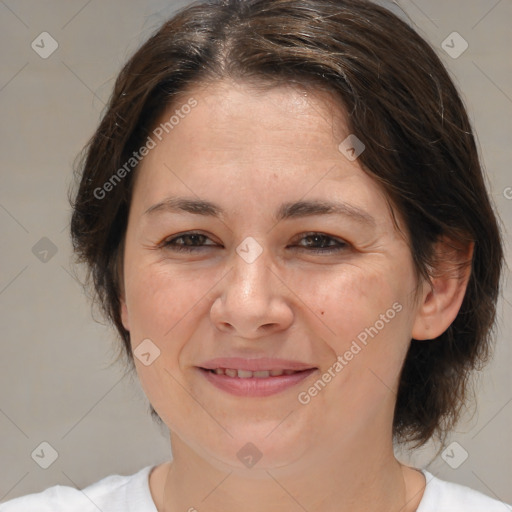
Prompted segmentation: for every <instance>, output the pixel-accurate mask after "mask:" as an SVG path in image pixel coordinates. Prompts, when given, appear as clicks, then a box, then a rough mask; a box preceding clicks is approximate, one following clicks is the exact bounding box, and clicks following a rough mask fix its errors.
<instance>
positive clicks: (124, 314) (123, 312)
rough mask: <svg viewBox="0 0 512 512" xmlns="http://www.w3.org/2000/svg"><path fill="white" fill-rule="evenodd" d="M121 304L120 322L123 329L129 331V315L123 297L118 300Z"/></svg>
mask: <svg viewBox="0 0 512 512" xmlns="http://www.w3.org/2000/svg"><path fill="white" fill-rule="evenodd" d="M119 301H120V303H121V321H122V322H123V327H124V328H125V329H126V330H127V331H129V330H130V322H129V315H128V307H127V306H126V301H125V299H124V296H122V297H120V299H119Z"/></svg>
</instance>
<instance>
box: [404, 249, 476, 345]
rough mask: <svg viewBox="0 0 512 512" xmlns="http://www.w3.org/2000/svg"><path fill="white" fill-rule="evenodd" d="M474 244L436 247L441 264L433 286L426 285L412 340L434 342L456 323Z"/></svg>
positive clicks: (469, 272)
mask: <svg viewBox="0 0 512 512" xmlns="http://www.w3.org/2000/svg"><path fill="white" fill-rule="evenodd" d="M473 249H474V242H471V243H470V244H469V245H468V246H467V247H466V248H465V250H461V249H460V248H455V247H454V246H453V244H451V243H447V242H446V241H442V242H440V243H438V245H437V249H436V250H437V251H438V252H437V258H438V264H437V265H436V275H435V277H433V278H432V286H429V285H428V284H425V289H424V291H423V292H422V296H421V300H420V301H419V304H418V306H417V311H416V317H415V321H414V324H413V328H412V333H411V337H412V338H413V339H416V340H432V339H435V338H437V337H438V336H440V335H441V334H443V333H444V332H445V331H446V330H447V329H448V327H450V325H451V324H452V323H453V321H454V320H455V318H456V317H457V314H458V313H459V310H460V307H461V305H462V302H463V300H464V296H465V294H466V289H467V285H468V282H469V277H470V275H471V260H472V256H473Z"/></svg>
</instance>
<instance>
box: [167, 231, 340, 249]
mask: <svg viewBox="0 0 512 512" xmlns="http://www.w3.org/2000/svg"><path fill="white" fill-rule="evenodd" d="M194 235H195V236H201V237H205V238H208V237H207V236H206V235H204V234H202V233H197V232H194V231H191V232H188V233H183V234H181V235H179V236H177V237H174V238H169V239H167V240H164V241H163V242H162V243H161V244H160V246H161V247H164V248H167V249H170V250H171V251H176V252H187V253H192V252H196V251H199V250H201V249H202V247H204V245H199V246H186V245H177V244H175V243H174V242H175V241H176V240H179V239H180V238H185V237H190V236H194ZM314 236H320V237H323V238H324V239H325V240H327V241H334V242H336V243H337V244H339V245H338V246H337V247H323V248H310V247H302V249H306V250H307V251H309V252H313V253H317V254H330V253H333V252H337V251H340V250H343V249H346V248H348V246H349V244H348V243H346V242H344V241H342V240H337V239H336V238H334V237H332V236H329V235H326V234H324V233H318V232H316V231H313V232H309V233H303V234H302V235H301V238H299V239H298V240H299V241H300V240H304V239H305V238H310V237H314ZM210 247H214V246H213V245H211V246H210Z"/></svg>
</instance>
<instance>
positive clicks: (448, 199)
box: [71, 0, 503, 446]
mask: <svg viewBox="0 0 512 512" xmlns="http://www.w3.org/2000/svg"><path fill="white" fill-rule="evenodd" d="M223 78H231V79H234V80H237V81H242V82H245V83H249V82H250V83H255V84H256V83H261V84H267V85H273V86H277V85H284V84H299V85H303V86H306V87H309V88H310V90H312V91H314V90H315V89H325V90H328V91H331V92H333V93H334V94H335V95H336V98H337V99H338V101H339V102H340V103H339V104H340V106H341V107H343V108H344V109H345V111H346V112H347V114H348V126H349V128H350V131H351V133H355V134H356V135H357V136H358V137H359V138H360V139H361V140H363V142H364V144H365V145H366V149H365V151H364V152H363V153H362V154H361V155H360V156H359V162H360V164H361V165H362V167H363V169H364V170H365V172H367V173H368V174H369V176H370V177H372V178H373V179H374V180H376V181H377V182H378V183H379V184H380V185H381V186H382V188H383V189H384V190H385V192H386V194H387V197H388V199H389V201H390V203H391V204H392V205H393V207H394V208H396V209H397V211H398V212H399V214H400V216H401V218H402V219H404V221H405V225H406V227H407V231H408V233H407V235H408V239H409V244H410V248H411V253H412V256H413V260H414V265H415V269H416V272H417V275H418V276H421V277H423V278H425V279H426V280H429V279H430V278H431V277H432V275H433V271H434V270H435V269H436V259H435V256H436V252H435V250H434V247H435V246H434V244H435V242H436V241H437V240H440V237H444V238H445V239H447V240H451V241H452V243H453V246H454V247H455V246H460V247H464V246H466V245H467V244H468V243H469V242H471V241H474V243H475V245H474V253H473V258H472V262H468V263H471V275H470V279H469V283H468V287H467V291H466V294H465V297H464V301H463V303H462V306H461V308H460V311H459V313H458V315H457V317H456V319H455V320H454V322H453V323H452V324H451V325H450V327H449V328H448V329H447V330H446V331H445V332H444V333H443V334H442V335H441V336H439V337H438V338H436V339H434V340H431V341H421V342H420V341H415V340H412V343H411V345H410V348H409V351H408V353H407V356H406V360H405V363H404V366H403V369H402V373H401V376H400V383H399V390H398V397H397V402H396V407H395V416H394V425H393V429H394V430H393V432H394V436H395V439H396V440H398V441H415V442H416V446H420V445H421V444H424V443H425V442H426V441H427V440H428V439H429V438H430V437H432V436H433V435H434V434H437V435H438V437H440V438H441V437H443V435H444V436H445V435H446V433H447V432H448V431H449V429H450V428H452V427H453V425H454V424H455V422H456V421H457V420H458V418H459V416H460V412H461V410H462V407H463V405H464V404H465V403H466V402H467V398H468V397H467V395H468V390H469V387H468V382H469V381H468V377H469V376H470V374H471V370H473V369H475V368H479V367H480V366H481V364H483V363H485V362H486V361H487V360H488V357H489V353H490V347H491V343H492V336H491V335H492V331H493V327H494V321H495V316H496V302H497V299H498V294H499V286H500V276H501V270H502V264H503V249H502V240H501V234H500V231H499V228H498V224H497V219H496V216H495V214H494V213H493V209H492V207H491V204H490V200H489V197H488V195H487V192H486V187H485V183H484V178H483V175H482V169H481V166H480V162H479V157H478V152H477V148H476V145H475V140H474V137H473V134H472V129H471V126H470V122H469V120H468V116H467V113H466V111H465V108H464V105H463V102H462V100H461V98H460V96H459V94H458V92H457V90H456V88H455V86H454V84H453V83H452V80H451V79H450V76H449V74H448V73H447V71H446V69H445V68H444V66H443V64H442V63H441V61H440V59H439V58H438V57H437V55H436V53H435V52H434V51H433V50H432V48H431V47H430V46H429V45H428V44H427V43H426V42H425V41H424V40H423V39H422V38H421V37H420V36H419V35H418V34H417V33H416V32H415V31H414V30H413V29H412V28H411V27H409V26H408V25H407V24H406V23H404V22H403V21H401V20H400V19H399V18H398V17H397V16H395V15H394V14H392V13H391V12H390V11H388V10H386V9H384V8H381V7H379V6H377V5H375V4H373V3H371V2H369V1H366V0H244V1H239V0H210V1H204V2H194V3H193V4H191V5H189V6H188V7H186V8H184V9H182V10H181V11H179V12H178V13H177V14H176V15H175V16H173V18H172V19H170V20H168V21H167V22H166V23H164V24H163V25H162V27H161V28H159V29H158V30H157V31H156V33H155V34H154V35H153V36H152V37H151V38H150V39H149V40H148V41H147V42H146V43H145V44H144V45H143V46H142V47H141V48H140V49H139V50H138V51H137V52H136V53H135V54H134V55H133V56H132V57H131V58H130V60H129V61H128V62H127V63H126V65H125V66H124V68H123V69H122V71H121V72H120V74H119V76H118V78H117V81H116V83H115V87H114V91H113V93H112V96H111V98H110V101H109V104H108V106H107V110H106V112H105V114H104V116H103V119H102V121H101V123H100V125H99V127H98V129H97V130H96V132H95V134H94V135H93V137H92V138H91V140H90V141H89V143H88V145H87V146H86V148H84V152H83V155H82V160H81V162H80V165H79V169H77V174H78V176H77V178H78V181H79V186H78V190H77V192H76V194H75V196H74V198H73V199H72V203H73V208H74V211H73V216H72V222H71V235H72V239H73V245H74V249H75V251H76V254H77V256H78V260H79V261H84V262H86V263H87V267H88V270H89V282H91V281H92V284H93V285H94V291H95V294H96V296H97V299H98V302H99V304H100V305H101V307H102V309H103V311H104V313H105V314H106V315H107V317H108V318H109V319H110V320H111V321H112V322H113V324H114V325H115V327H116V328H117V330H118V331H119V334H120V336H121V338H122V341H123V350H124V353H125V354H126V356H127V360H128V361H130V363H131V366H132V368H133V367H134V365H133V355H132V352H131V348H130V338H129V332H128V331H126V330H125V329H124V327H123V325H122V322H121V316H120V300H119V299H120V290H121V288H120V287H121V282H120V277H119V271H120V270H122V269H120V268H119V263H122V260H121V255H122V246H123V237H124V234H125V231H126V226H127V218H128V211H129V206H130V195H131V190H132V184H133V178H134V174H135V171H136V167H134V170H133V171H132V172H126V173H123V177H122V179H120V180H118V181H116V182H115V183H113V182H112V181H110V183H113V185H114V186H111V187H108V194H106V193H105V194H106V195H107V196H108V197H100V196H104V195H105V194H104V193H103V192H105V190H106V189H105V188H103V187H104V184H105V183H106V182H108V181H109V180H112V179H113V177H114V174H115V173H116V172H118V170H119V169H120V168H122V166H123V165H125V163H126V162H127V161H128V160H129V159H130V157H131V156H132V154H133V152H134V150H136V149H138V148H139V147H141V145H142V144H143V143H144V141H145V140H146V138H147V137H148V135H149V134H150V133H151V129H152V128H154V126H155V123H156V122H157V120H158V119H159V118H160V117H161V115H162V113H163V112H164V111H165V110H166V109H168V108H169V106H170V105H171V104H173V103H174V102H175V101H176V99H177V98H178V97H179V95H182V94H183V93H184V92H185V91H187V90H192V89H193V87H197V86H202V85H204V84H207V83H209V81H214V80H219V79H223ZM125 169H126V168H125ZM117 177H119V174H118V175H117ZM98 190H103V192H102V193H101V194H100V193H98ZM151 412H152V414H153V415H154V416H155V417H157V416H158V415H157V414H156V412H155V411H154V409H153V408H152V407H151ZM158 419H159V418H158ZM443 439H444V437H443Z"/></svg>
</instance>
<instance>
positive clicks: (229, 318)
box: [122, 81, 469, 512]
mask: <svg viewBox="0 0 512 512" xmlns="http://www.w3.org/2000/svg"><path fill="white" fill-rule="evenodd" d="M190 97H193V98H195V99H196V100H197V102H198V104H197V106H196V107H195V108H193V109H192V110H191V112H190V113H189V114H188V115H186V116H184V118H183V119H180V122H179V124H177V125H176V126H175V127H174V128H173V130H172V131H170V132H169V134H167V135H166V136H165V137H164V138H163V140H162V141H161V142H159V143H158V144H157V146H156V147H155V148H154V149H152V150H151V151H150V152H149V154H148V155H147V156H146V157H145V158H144V160H143V161H142V164H141V166H140V168H139V169H138V171H137V176H136V181H135V185H134V192H133V197H132V203H131V206H130V213H129V221H128V227H127V232H126V239H125V247H124V261H123V274H124V275H123V292H122V295H123V296H122V319H123V324H124V326H125V327H126V329H128V330H129V331H130V337H131V343H132V347H133V349H136V348H137V346H138V345H139V344H140V343H141V342H142V340H144V339H147V338H149V339H150V340H151V341H152V342H153V343H154V344H155V345H156V346H157V347H158V348H159V350H160V355H159V357H157V358H156V359H155V360H154V362H152V364H150V365H148V366H145V365H144V364H142V363H141V361H139V360H138V359H137V358H135V363H136V368H137V372H138V376H139V378H140V382H141V385H142V387H143V389H144V391H145V393H146V395H147V396H148V399H149V400H150V401H151V403H152V405H153V407H154V408H155V409H156V411H157V412H158V414H159V415H160V417H161V418H162V419H163V421H164V422H165V423H166V425H167V426H168V427H169V429H170V431H171V443H172V452H173V460H172V461H171V462H168V463H166V464H162V465H160V466H158V467H157V468H156V469H155V470H154V471H153V472H152V473H151V476H150V482H149V483H150V489H151V493H152V496H153V499H154V501H155V504H156V507H157V509H158V510H159V512H162V511H166V512H175V511H185V510H194V509H197V510H204V511H206V510H208V511H216V512H217V511H218V512H220V511H222V512H232V511H233V512H234V511H235V510H236V511H237V512H238V511H240V510H244V511H245V512H253V511H261V510H265V511H268V512H273V511H278V510H279V511H290V512H293V511H296V510H303V509H306V510H308V511H310V512H317V511H320V510H322V512H334V511H336V512H348V511H349V510H350V512H359V511H367V510H370V509H374V508H375V503H378V504H379V509H378V510H379V511H380V510H382V511H397V512H398V511H400V512H409V511H414V510H416V508H417V506H418V504H419V502H420V500H421V497H422V494H423V490H424V486H425V479H424V477H423V475H422V474H421V473H420V472H419V471H417V470H415V469H413V468H409V467H407V466H405V465H403V464H401V463H399V461H397V459H396V458H395V457H394V454H393V444H392V420H393V409H394V405H395V399H396V394H395V393H396V389H397V384H398V376H399V372H400V369H401V367H402V364H403V360H404V358H405V355H406V351H407V349H408V346H409V343H410V340H411V338H415V339H417V340H428V339H432V338H435V337H437V336H439V335H440V334H442V333H443V332H444V331H445V330H446V329H447V327H448V326H449V325H450V324H451V322H452V321H453V320H454V318H455V317H456V315H457V312H458V310H459V308H460V305H461V303H462V299H463V296H464V291H465V287H466V284H467V278H468V277H469V276H468V274H467V273H466V274H465V275H463V276H461V278H460V279H459V280H456V279H449V278H441V277H440V278H438V279H436V280H434V282H433V287H430V286H427V285H426V284H425V283H420V284H419V286H420V293H419V295H418V296H417V297H415V296H414V293H413V292H414V290H415V288H416V286H417V285H418V283H417V281H416V278H415V273H414V268H413V261H412V256H411V252H410V249H409V247H408V245H407V242H406V239H405V238H404V236H403V235H402V234H400V233H399V232H397V231H396V229H395V227H394V226H393V223H392V218H391V214H390V211H389V209H388V205H387V203H386V198H385V195H384V193H383V192H382V191H381V190H380V188H379V187H378V185H377V184H376V183H375V182H374V181H373V180H372V179H371V178H370V177H369V176H368V175H367V174H366V173H365V172H364V171H363V170H362V168H361V166H360V164H359V162H358V160H355V161H353V162H351V161H349V160H348V159H347V158H345V156H344V155H343V154H342V153H341V152H340V151H339V150H338V145H339V144H340V142H341V141H343V140H344V139H345V138H346V137H347V136H348V135H349V133H350V132H349V131H348V130H347V128H346V124H345V114H344V112H343V110H342V109H341V108H340V106H339V105H335V104H333V103H332V101H331V98H330V97H329V96H328V95H327V93H323V92H322V93H321V92H316V93H314V94H313V93H312V92H311V91H310V92H305V91H302V90H299V89H298V88H291V87H277V88H273V89H270V90H267V91H266V92H262V91H257V90H255V89H254V88H252V87H250V86H249V85H248V84H242V83H234V82H231V81H221V82H215V83H210V84H208V85H207V86H205V87H201V88H195V89H194V90H193V91H190V94H188V95H186V96H184V98H185V100H184V101H183V103H185V101H186V99H188V98H190ZM177 107H178V108H179V105H177ZM177 107H176V105H175V106H173V109H172V110H169V111H168V112H166V113H165V115H163V116H162V120H167V119H169V117H170V115H171V114H172V112H173V111H174V110H175V109H176V108H177ZM360 138H361V139H363V136H362V135H361V136H360ZM169 196H187V197H193V198H201V199H207V200H209V201H213V202H215V203H217V204H219V205H220V206H221V207H222V208H223V209H225V210H226V216H225V217H224V218H222V219H217V218H213V217H204V216H201V215H194V214H191V213H173V212H169V211H160V212H158V213H156V212H154V213H153V214H145V213H144V212H145V211H146V210H147V209H148V208H150V207H151V206H153V205H155V204H157V203H159V202H161V201H163V200H164V199H165V198H167V197H169ZM299 199H308V200H309V199H329V200H336V201H340V202H346V203H349V204H350V205H353V206H356V207H358V208H360V209H362V210H364V212H366V213H367V214H369V215H371V216H372V217H373V218H374V219H375V224H374V225H364V224H362V223H359V222H358V221H356V220H354V219H352V218H350V217H347V216H345V215H331V216H329V215H316V216H313V217H302V218H297V219H289V220H283V221H280V222H278V223H277V224H276V222H275V221H273V219H272V217H271V214H272V212H274V211H276V210H277V208H278V207H279V206H280V205H281V203H283V202H287V201H297V200H299ZM398 220H399V223H400V222H401V220H400V217H399V218H398ZM402 227H403V224H402ZM191 230H198V231H200V232H201V234H204V235H206V238H204V237H203V238H200V240H199V242H194V240H192V241H191V240H190V239H186V240H183V239H180V240H179V241H178V243H185V244H188V245H194V244H196V245H197V244H203V245H202V246H201V247H200V249H199V250H198V251H197V252H195V253H180V252H176V251H173V250H172V248H171V247H163V246H162V245H161V242H162V241H164V240H166V239H167V240H169V239H170V238H173V235H174V237H176V236H178V234H182V233H183V232H186V231H191ZM307 232H318V233H321V234H325V235H329V236H330V237H332V238H333V239H334V240H339V241H345V243H346V244H347V245H344V246H342V248H341V249H340V250H338V251H337V252H332V253H330V254H328V253H325V254H319V253H314V252H312V251H311V249H308V247H309V245H312V246H313V247H314V248H317V247H320V245H319V242H318V241H315V239H313V240H312V239H310V238H309V239H308V238H304V236H305V235H304V234H305V233H307ZM404 232H405V231H404ZM248 236H251V237H253V238H254V239H255V240H256V241H257V242H258V244H259V245H260V247H261V249H262V253H261V255H260V256H259V257H258V258H257V259H256V260H255V261H254V262H252V263H247V262H246V261H245V260H244V259H243V258H241V257H240V256H239V255H238V254H237V252H236V248H237V247H238V246H239V245H240V243H241V242H242V241H243V240H244V239H245V238H246V237H248ZM327 245H328V246H336V242H334V241H328V242H327ZM394 303H399V304H400V305H401V306H402V309H401V311H400V312H399V313H397V314H396V315H395V316H394V318H393V319H392V320H389V322H387V323H385V326H384V328H382V329H381V330H380V331H379V332H378V334H377V335H376V336H374V337H373V338H370V339H369V342H368V344H367V345H366V346H364V348H363V349H362V350H361V351H360V352H359V353H358V354H357V355H355V356H354V357H353V359H352V360H351V361H349V362H348V364H347V365H346V366H345V367H344V368H343V370H342V371H341V372H339V373H338V374H337V375H336V377H335V378H333V379H332V380H331V382H329V383H328V384H327V385H326V386H325V388H324V389H323V390H322V391H321V392H319V393H318V394H317V395H316V396H315V397H314V398H312V399H311V401H310V402H309V403H308V404H307V405H303V404H301V403H299V401H298V399H297V394H298V392H299V391H304V390H307V389H308V388H309V387H310V386H311V385H312V384H313V383H314V382H315V381H316V380H318V379H319V378H321V375H322V374H323V373H324V372H326V371H327V370H328V368H329V367H332V365H333V363H334V362H335V361H336V357H337V355H340V354H344V353H345V352H346V351H347V350H348V349H349V348H350V346H351V343H352V341H353V340H355V339H356V337H357V335H358V334H359V333H361V332H362V331H364V329H365V328H367V327H369V326H373V325H374V324H375V323H376V321H377V320H379V318H381V317H380V315H382V314H385V313H386V311H387V310H389V309H390V308H391V307H392V305H393V304H394ZM425 342H426V341H425ZM229 355H241V356H244V357H247V358H259V357H264V356H266V357H281V358H285V359H292V360H297V361H303V362H307V363H310V364H311V366H315V367H317V368H318V370H316V372H315V373H314V374H313V375H311V376H310V377H308V379H307V380H306V381H304V382H302V383H301V384H299V385H298V386H295V387H294V388H292V389H288V390H285V391H283V392H280V393H278V394H275V395H273V396H270V397H264V398H247V397H245V398H242V397H236V396H232V395H230V394H227V393H225V392H224V391H221V390H219V389H217V388H216V387H214V386H212V385H211V384H210V383H209V382H208V381H207V380H206V379H205V378H204V377H203V375H202V374H200V373H199V371H198V370H197V368H196V366H197V365H200V364H201V363H202V362H204V361H206V360H207V359H210V358H213V357H218V356H229ZM248 442H251V443H253V444H254V445H255V446H256V447H257V448H258V450H259V451H260V452H261V453H262V457H261V459H260V460H259V461H258V462H257V463H256V465H254V466H253V467H252V468H247V467H246V466H245V465H244V464H243V463H242V462H241V461H240V460H239V459H238V457H237V455H236V454H237V452H238V450H240V449H241V448H242V447H243V446H244V445H245V444H246V443H248ZM203 500H204V501H203ZM192 507H194V508H192ZM301 507H303V508H301Z"/></svg>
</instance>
